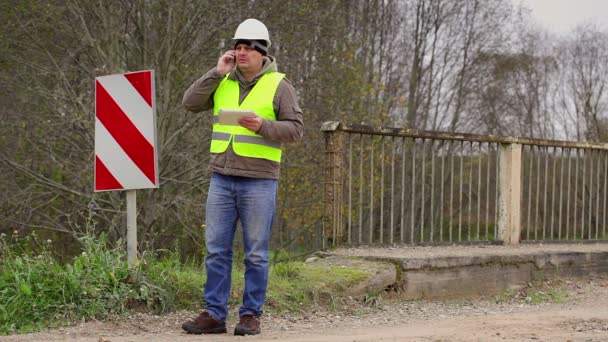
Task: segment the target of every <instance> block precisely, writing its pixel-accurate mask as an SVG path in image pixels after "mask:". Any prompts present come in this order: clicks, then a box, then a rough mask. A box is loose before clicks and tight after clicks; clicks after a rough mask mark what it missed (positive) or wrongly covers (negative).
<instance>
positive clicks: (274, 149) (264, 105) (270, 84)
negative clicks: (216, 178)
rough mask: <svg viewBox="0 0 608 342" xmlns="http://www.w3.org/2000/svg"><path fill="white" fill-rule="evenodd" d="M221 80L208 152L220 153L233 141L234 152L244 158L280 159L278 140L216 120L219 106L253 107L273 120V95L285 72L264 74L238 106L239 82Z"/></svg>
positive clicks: (229, 107)
mask: <svg viewBox="0 0 608 342" xmlns="http://www.w3.org/2000/svg"><path fill="white" fill-rule="evenodd" d="M228 76H229V74H228V75H226V77H225V78H224V79H223V80H222V82H220V85H219V86H218V87H217V89H216V90H215V95H214V97H213V102H214V107H213V134H212V137H211V153H223V152H225V151H226V149H227V148H228V145H230V142H232V149H233V150H234V152H235V153H236V154H237V155H239V156H243V157H250V158H262V159H268V160H272V161H275V162H278V163H280V162H281V143H280V142H277V141H272V140H268V139H265V138H264V137H262V136H261V135H259V134H256V133H254V132H252V131H250V130H248V129H247V128H245V127H242V126H231V125H222V124H220V123H219V122H218V114H219V112H220V109H240V110H252V111H253V112H255V113H256V114H257V115H258V116H260V117H262V118H264V119H267V120H273V121H274V120H276V114H275V112H274V105H273V101H274V95H275V93H276V91H277V88H278V87H279V83H280V82H281V80H282V79H283V78H284V77H285V74H282V73H278V72H269V73H266V74H264V75H263V76H262V77H261V78H260V79H259V80H258V81H257V83H256V84H255V85H254V86H253V89H251V91H250V92H249V94H247V97H246V98H245V100H244V101H243V103H241V104H240V105H239V97H240V89H239V82H238V81H236V80H231V79H229V78H228Z"/></svg>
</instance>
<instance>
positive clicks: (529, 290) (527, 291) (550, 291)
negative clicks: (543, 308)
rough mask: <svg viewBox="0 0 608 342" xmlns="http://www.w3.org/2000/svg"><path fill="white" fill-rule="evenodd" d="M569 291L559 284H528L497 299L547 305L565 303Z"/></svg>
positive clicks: (498, 300)
mask: <svg viewBox="0 0 608 342" xmlns="http://www.w3.org/2000/svg"><path fill="white" fill-rule="evenodd" d="M567 296H568V291H567V290H565V289H564V288H563V287H562V286H561V285H559V284H549V283H545V284H540V285H539V284H536V285H534V284H531V283H530V284H528V287H525V288H522V289H520V290H506V291H504V292H502V293H501V294H499V295H498V296H497V298H496V300H497V302H507V301H517V302H521V303H526V304H531V305H537V304H545V303H555V304H560V303H563V302H564V300H565V298H566V297H567Z"/></svg>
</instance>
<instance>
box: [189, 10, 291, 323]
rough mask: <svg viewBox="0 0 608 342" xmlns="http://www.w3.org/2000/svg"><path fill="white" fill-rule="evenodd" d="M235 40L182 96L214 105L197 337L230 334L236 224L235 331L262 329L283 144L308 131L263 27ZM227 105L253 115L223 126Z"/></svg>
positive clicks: (245, 29) (256, 24) (245, 26)
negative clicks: (238, 285) (240, 279)
mask: <svg viewBox="0 0 608 342" xmlns="http://www.w3.org/2000/svg"><path fill="white" fill-rule="evenodd" d="M233 42H234V50H230V51H227V52H226V53H224V55H223V56H221V57H220V59H219V60H218V62H217V66H216V67H215V68H213V69H211V70H210V71H208V72H207V73H206V74H205V75H203V76H202V77H201V78H200V79H198V80H197V81H195V82H194V83H193V84H192V85H191V86H190V88H188V90H187V91H186V93H185V94H184V98H183V105H184V106H185V107H186V109H188V110H189V111H192V112H200V111H204V110H207V109H211V108H213V119H214V120H213V133H212V140H211V158H210V162H209V170H210V171H211V172H212V174H211V183H210V185H209V192H208V196H207V208H206V217H205V225H206V231H205V243H206V248H207V256H206V258H205V266H206V272H207V282H206V284H205V311H204V312H203V313H202V314H200V315H199V316H198V317H196V318H195V319H193V320H190V321H187V322H185V323H184V324H183V325H182V328H183V329H184V330H186V331H187V332H189V333H194V334H215V333H224V332H226V318H227V316H228V296H229V294H230V286H231V270H232V243H233V240H234V233H235V230H236V226H237V221H240V222H241V227H242V230H243V242H244V247H245V289H244V291H243V302H242V306H241V307H240V309H239V317H240V320H239V323H238V324H237V325H236V327H235V329H234V334H235V335H255V334H259V333H260V316H261V315H262V313H263V311H262V305H263V304H264V300H265V297H266V289H267V284H268V252H269V240H270V230H271V226H272V221H273V218H274V213H275V206H276V195H277V185H278V178H279V168H280V165H281V164H280V162H281V143H287V142H292V141H296V140H298V139H300V138H301V137H302V134H303V119H302V111H301V109H300V107H299V105H298V99H297V96H296V94H295V91H294V88H293V86H292V85H291V84H290V83H289V81H287V80H286V79H285V77H284V76H285V75H284V74H281V73H278V72H277V64H276V60H275V58H274V57H272V56H269V55H268V48H269V47H270V45H271V43H270V38H269V35H268V29H267V28H266V26H265V25H264V24H263V23H262V22H260V21H258V20H256V19H247V20H245V21H244V22H242V23H241V24H240V25H239V26H238V28H237V30H236V33H235V35H234V38H233ZM222 109H224V110H251V111H253V113H255V114H248V115H245V116H244V117H241V118H240V119H239V120H238V125H227V124H220V122H219V112H220V110H222Z"/></svg>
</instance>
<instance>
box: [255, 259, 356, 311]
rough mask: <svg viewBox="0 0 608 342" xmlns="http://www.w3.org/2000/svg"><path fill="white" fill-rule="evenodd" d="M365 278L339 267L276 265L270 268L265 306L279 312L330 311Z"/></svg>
mask: <svg viewBox="0 0 608 342" xmlns="http://www.w3.org/2000/svg"><path fill="white" fill-rule="evenodd" d="M366 278H367V274H366V273H365V272H363V271H360V270H355V269H350V268H343V267H339V266H330V265H314V266H310V265H305V264H304V263H302V262H299V261H291V262H284V263H279V264H276V265H274V266H273V267H271V271H270V281H269V286H268V295H267V301H266V302H267V303H266V304H267V306H268V307H269V309H271V310H275V311H278V312H285V311H301V310H303V309H304V308H305V307H307V306H310V305H322V306H326V307H329V308H332V307H334V306H335V305H336V304H337V303H336V301H337V298H339V295H340V293H341V292H342V291H343V290H344V289H346V288H348V287H349V286H351V285H353V284H356V283H358V282H360V281H362V280H364V279H366Z"/></svg>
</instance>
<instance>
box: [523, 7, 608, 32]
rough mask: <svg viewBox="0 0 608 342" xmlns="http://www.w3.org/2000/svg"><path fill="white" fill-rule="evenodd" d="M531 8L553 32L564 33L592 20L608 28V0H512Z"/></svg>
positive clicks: (537, 18) (541, 23)
mask: <svg viewBox="0 0 608 342" xmlns="http://www.w3.org/2000/svg"><path fill="white" fill-rule="evenodd" d="M514 2H515V3H522V4H524V5H525V6H526V7H529V8H531V9H532V17H533V18H534V19H535V20H536V21H537V22H538V23H539V24H540V25H542V26H544V27H545V28H547V29H548V30H549V31H551V32H554V33H558V34H560V33H566V32H568V31H570V30H571V29H572V28H574V27H575V26H576V25H578V24H581V23H583V22H587V21H592V22H595V23H598V24H600V25H601V27H603V28H604V29H608V0H514Z"/></svg>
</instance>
